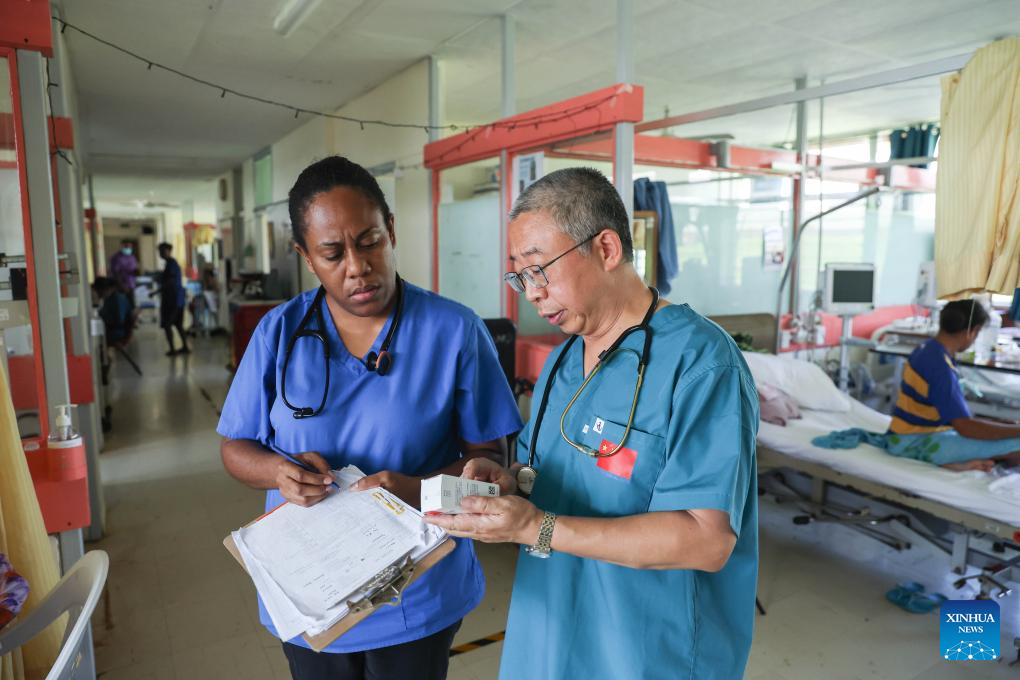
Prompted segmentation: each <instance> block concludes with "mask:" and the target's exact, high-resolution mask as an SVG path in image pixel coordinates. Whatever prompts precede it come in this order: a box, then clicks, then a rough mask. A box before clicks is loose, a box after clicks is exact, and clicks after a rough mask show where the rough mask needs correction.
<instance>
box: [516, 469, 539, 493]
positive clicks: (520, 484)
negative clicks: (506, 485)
mask: <svg viewBox="0 0 1020 680" xmlns="http://www.w3.org/2000/svg"><path fill="white" fill-rule="evenodd" d="M537 477H538V472H536V471H535V468H533V467H531V466H530V465H525V466H524V467H522V468H521V469H520V470H518V471H517V488H518V489H520V490H521V492H522V493H526V494H530V493H531V490H532V489H534V488H535V479H536V478H537Z"/></svg>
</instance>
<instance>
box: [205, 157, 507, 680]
mask: <svg viewBox="0 0 1020 680" xmlns="http://www.w3.org/2000/svg"><path fill="white" fill-rule="evenodd" d="M289 210H290V218H291V225H292V230H293V239H294V244H295V246H294V247H295V249H296V250H297V252H298V253H299V254H300V255H301V257H302V258H303V259H304V261H305V264H306V266H307V267H308V270H309V271H310V272H311V273H312V274H314V275H315V277H316V279H317V280H318V282H319V285H318V286H317V287H316V288H315V289H314V290H310V291H307V292H305V293H302V294H300V295H298V296H297V297H295V298H293V299H292V300H289V301H288V302H286V303H284V304H282V305H280V306H279V307H276V308H274V309H273V310H272V311H270V312H269V313H268V314H267V315H266V316H265V317H264V318H263V319H262V320H261V321H260V322H259V325H258V327H257V328H256V329H255V332H254V334H253V336H252V338H251V341H250V342H249V344H248V348H247V350H246V351H245V354H244V357H243V358H242V360H241V362H240V364H239V366H238V368H237V373H236V374H235V376H234V379H233V382H232V384H231V386H230V391H229V393H228V395H227V399H226V402H225V403H224V406H223V412H222V415H221V417H220V422H219V425H218V427H217V432H219V434H221V435H222V436H223V437H224V440H223V443H222V446H221V449H220V453H221V457H222V459H223V465H224V467H225V468H226V470H227V472H228V473H229V474H231V475H232V476H234V477H235V478H237V479H238V480H240V481H241V482H243V483H245V484H247V485H248V486H251V487H253V488H256V489H265V490H267V493H266V509H267V510H268V509H271V508H274V507H276V506H277V505H279V504H280V503H282V502H283V501H289V502H291V503H297V504H299V505H302V506H310V505H313V504H315V503H317V502H319V501H320V500H322V499H323V498H324V497H325V496H326V495H327V494H328V493H329V491H330V483H331V481H332V477H331V476H330V470H331V469H336V468H340V467H343V466H345V465H348V464H352V465H356V466H357V467H358V468H360V469H361V470H362V471H364V472H365V473H366V474H367V475H368V476H367V477H366V478H365V479H363V480H361V482H359V484H358V488H361V489H365V488H372V487H376V486H382V487H384V488H386V489H388V490H389V491H391V492H392V493H394V494H396V495H397V496H399V497H400V498H401V499H403V500H404V501H406V502H407V503H409V504H410V505H413V506H415V507H418V506H419V503H420V493H421V479H423V478H425V477H431V476H433V475H436V474H439V473H445V474H452V475H459V474H460V473H461V472H462V470H463V469H464V465H465V464H466V463H468V462H469V461H472V460H480V459H485V460H502V459H503V457H504V455H505V451H506V437H507V435H510V434H513V433H515V432H517V431H518V430H519V429H520V427H521V421H520V415H519V413H518V410H517V405H516V403H515V401H514V398H513V395H512V393H511V391H510V387H509V385H508V384H507V381H506V378H505V377H504V375H503V372H502V369H501V367H500V364H499V360H498V358H497V355H496V348H495V345H494V343H493V341H492V338H491V337H490V336H489V334H488V331H487V330H486V328H485V326H484V324H483V323H482V321H481V319H479V318H478V316H476V315H475V314H474V313H473V312H472V311H471V310H470V309H468V308H467V307H464V306H463V305H460V304H458V303H456V302H453V301H451V300H447V299H445V298H442V297H440V296H438V295H436V294H434V293H431V292H429V291H426V290H423V289H421V288H419V287H417V286H415V285H412V284H410V283H408V282H407V281H404V280H403V279H401V277H400V276H399V275H398V273H397V271H396V255H395V252H394V247H395V246H396V232H395V227H394V224H395V222H394V216H393V214H392V213H391V212H390V208H389V206H388V205H387V203H386V198H385V197H384V195H383V193H382V190H381V189H380V188H379V184H378V183H377V182H376V180H375V178H374V177H372V175H371V174H369V173H368V172H367V171H366V170H365V169H364V168H362V167H361V166H360V165H357V164H356V163H353V162H351V161H350V160H348V159H346V158H341V157H338V156H332V157H329V158H324V159H322V160H320V161H318V162H316V163H314V164H312V165H310V166H309V167H307V168H305V170H304V171H302V172H301V174H300V176H299V177H298V178H297V181H296V182H295V183H294V186H293V188H292V189H291V190H290V195H289ZM274 450H278V451H283V452H286V453H289V454H291V455H293V456H295V457H297V458H298V459H300V460H302V461H303V462H304V463H306V464H308V465H310V466H312V467H314V469H315V470H316V472H315V473H312V472H308V471H306V470H303V469H301V468H300V467H298V466H296V465H294V464H292V463H290V462H288V461H287V460H286V459H284V458H283V457H282V456H279V455H277V454H275V453H274V452H273V451H274ZM483 590H484V579H483V577H482V572H481V569H480V568H479V564H478V561H477V559H476V558H475V554H474V549H473V547H472V544H471V542H470V541H464V540H458V542H457V547H456V549H455V550H454V551H453V552H452V553H451V554H450V555H449V556H447V557H445V558H444V559H443V560H442V561H440V562H439V563H438V564H437V565H436V566H435V567H433V568H432V569H430V570H429V571H427V572H425V573H424V574H423V575H422V576H421V578H420V579H419V580H418V581H416V582H415V583H413V584H412V585H411V586H410V587H409V588H408V589H407V591H406V592H405V593H404V595H403V598H402V600H401V602H400V603H399V604H398V605H397V606H394V607H382V608H380V609H379V610H377V611H376V612H374V613H373V614H372V615H371V616H369V617H368V618H366V619H365V620H364V621H362V622H361V623H359V624H358V625H356V626H355V627H354V628H353V629H351V630H350V631H349V632H347V633H345V634H344V635H343V636H341V637H340V638H338V639H337V640H336V641H334V642H333V643H332V644H331V645H330V646H329V647H327V648H326V649H325V650H324V651H323V652H322V653H319V654H317V653H315V652H313V651H312V650H310V649H309V648H308V645H307V644H306V643H305V641H304V640H303V639H301V638H300V637H297V638H294V639H293V640H284V641H283V649H284V653H285V654H286V656H287V660H288V662H289V664H290V670H291V674H292V675H293V677H294V678H295V679H297V680H317V679H319V678H322V679H324V680H325V679H327V678H328V679H329V680H347V679H350V680H363V679H368V678H373V679H375V678H379V679H389V678H392V679H394V680H398V679H400V680H402V679H404V678H418V679H421V680H442V678H445V677H446V671H447V664H448V660H449V650H450V645H451V643H452V640H453V636H454V634H455V633H456V631H457V629H458V627H459V626H460V621H461V619H462V618H463V617H464V615H465V614H467V613H468V612H469V611H471V610H472V609H473V608H474V607H475V606H477V605H478V603H479V601H480V599H481V597H482V593H483ZM259 615H260V619H261V621H262V623H263V624H264V625H265V626H266V627H267V628H268V629H269V631H270V632H271V633H273V634H274V635H275V634H276V632H275V629H274V628H273V626H272V622H271V620H270V618H269V616H268V615H267V613H266V611H265V608H264V607H262V606H261V603H260V607H259Z"/></svg>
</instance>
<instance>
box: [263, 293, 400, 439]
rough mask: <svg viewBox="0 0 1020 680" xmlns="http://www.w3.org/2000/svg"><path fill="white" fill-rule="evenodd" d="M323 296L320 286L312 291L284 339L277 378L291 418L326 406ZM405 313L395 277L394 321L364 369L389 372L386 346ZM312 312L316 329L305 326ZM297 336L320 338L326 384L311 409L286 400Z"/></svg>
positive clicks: (306, 415)
mask: <svg viewBox="0 0 1020 680" xmlns="http://www.w3.org/2000/svg"><path fill="white" fill-rule="evenodd" d="M324 297H326V289H325V288H324V287H322V286H319V290H318V291H316V293H315V299H314V300H312V305H311V306H310V307H309V308H308V311H307V312H305V315H304V317H303V318H302V319H301V323H299V324H298V327H297V329H296V330H295V331H294V334H293V335H291V336H290V340H288V341H287V351H286V354H284V355H283V376H282V377H281V378H280V397H281V398H282V399H283V403H284V404H285V405H286V406H287V408H289V409H290V410H291V411H293V412H294V418H296V419H301V418H311V417H312V416H315V415H318V414H320V413H322V409H323V408H325V406H326V398H327V397H328V396H329V338H328V337H327V336H326V321H325V317H324V316H323V314H322V300H323V298H324ZM403 312H404V282H403V280H402V279H401V278H400V276H399V275H398V276H397V309H396V311H395V312H394V313H393V323H392V324H390V329H389V331H388V332H387V333H386V337H385V338H383V343H382V347H380V348H379V354H376V353H375V352H369V353H368V356H366V357H365V368H367V369H368V370H369V371H372V372H375V373H378V374H379V375H386V374H387V373H389V371H390V368H391V367H392V366H393V357H392V356H390V353H389V349H390V343H392V342H393V336H394V334H395V333H396V332H397V326H399V325H400V317H401V316H402V315H403ZM313 314H314V315H315V318H316V323H317V325H318V329H311V328H308V322H309V321H311V318H312V315H313ZM300 338H314V339H315V340H318V341H319V344H321V345H322V360H323V365H324V366H325V369H326V378H325V384H324V385H323V387H322V401H320V402H319V405H318V407H316V408H315V409H313V408H312V407H311V406H295V405H294V404H292V403H290V401H289V400H288V399H287V368H288V367H289V366H290V356H291V353H292V352H293V351H294V345H295V344H296V343H297V341H298V340H299V339H300Z"/></svg>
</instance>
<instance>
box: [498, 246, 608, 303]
mask: <svg viewBox="0 0 1020 680" xmlns="http://www.w3.org/2000/svg"><path fill="white" fill-rule="evenodd" d="M600 233H601V232H595V233H594V234H592V235H591V236H589V237H588V238H586V239H584V240H583V241H581V242H580V243H578V244H577V245H575V246H574V247H573V248H570V249H569V250H564V251H563V252H562V253H560V254H559V255H557V256H556V257H554V258H553V259H551V260H549V261H548V262H546V263H545V264H541V265H539V264H533V265H531V266H530V267H525V268H524V269H522V270H521V271H519V272H507V273H506V274H503V280H504V281H506V285H508V286H510V287H511V288H513V289H514V290H515V291H516V292H518V293H523V292H524V289H525V285H524V284H525V283H530V284H531V287H532V288H545V287H546V286H548V285H549V277H547V276H546V275H545V270H546V268H547V267H550V266H552V264H553V263H554V262H556V260H558V259H560V258H561V257H563V256H564V255H568V254H569V253H572V252H573V251H575V250H577V249H578V248H580V247H581V246H583V245H584V244H585V243H588V242H589V241H591V240H592V239H593V238H595V237H596V236H598V235H599V234H600Z"/></svg>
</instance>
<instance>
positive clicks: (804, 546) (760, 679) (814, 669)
mask: <svg viewBox="0 0 1020 680" xmlns="http://www.w3.org/2000/svg"><path fill="white" fill-rule="evenodd" d="M136 337H137V339H136V340H135V345H134V347H133V348H132V350H131V351H132V353H133V354H134V355H135V356H136V357H138V358H139V359H140V363H141V365H142V368H143V370H144V371H145V375H144V377H142V378H139V377H137V376H135V375H134V374H133V373H131V372H130V369H129V368H128V367H127V366H126V365H123V363H122V364H121V365H119V366H116V367H115V369H114V374H115V376H116V385H115V387H114V389H113V392H112V397H113V405H114V415H113V418H114V431H113V432H111V434H110V436H109V438H108V440H107V447H106V451H105V452H104V453H103V454H102V474H103V482H104V484H105V485H106V493H107V502H108V527H107V529H108V531H107V536H106V537H105V538H104V539H103V540H102V541H99V542H97V543H96V544H94V545H91V546H89V547H98V548H102V549H104V550H106V551H107V552H109V553H110V557H111V568H110V580H109V586H108V589H107V591H108V596H107V598H106V601H105V603H104V605H103V606H101V607H100V609H99V610H98V611H97V612H96V614H95V616H94V618H93V623H94V631H95V638H96V644H97V650H96V658H97V665H98V670H99V673H100V677H102V678H104V680H120V679H124V680H147V679H159V680H163V679H166V680H173V679H179V680H202V679H203V678H210V679H215V680H226V679H232V678H245V679H250V680H259V679H262V678H284V679H285V678H288V677H289V673H288V671H287V667H286V662H285V660H284V657H283V654H282V652H281V651H280V647H279V642H278V641H276V640H275V639H274V638H272V637H271V636H269V635H268V634H267V633H265V632H264V631H263V630H262V628H261V627H260V626H259V624H258V620H257V615H256V610H255V598H254V589H253V588H252V586H251V585H250V583H249V581H248V580H247V579H246V578H245V577H244V576H243V575H242V574H241V573H240V570H239V568H238V566H237V564H236V563H234V562H233V559H232V558H231V557H230V556H229V555H228V554H227V552H226V550H224V549H223V546H222V545H221V542H222V540H223V537H224V536H226V535H227V533H228V532H229V531H230V530H231V529H234V528H236V527H238V526H239V525H241V524H242V523H244V522H246V521H248V520H249V519H251V518H252V517H254V516H255V515H257V513H258V512H259V511H260V510H261V504H262V498H261V494H260V493H259V492H256V491H253V490H250V489H247V488H245V487H244V486H242V485H241V484H239V483H237V482H235V481H233V480H232V479H230V478H229V477H228V476H227V475H226V474H225V473H224V472H223V470H222V468H221V466H220V461H219V454H218V447H219V438H218V436H217V435H216V434H215V432H214V427H215V424H216V420H217V415H216V405H217V404H219V403H221V402H222V399H223V396H224V394H225V392H226V386H227V381H228V378H229V374H228V373H227V372H226V370H225V369H224V364H225V363H226V360H227V355H226V346H225V343H224V342H223V341H222V340H199V341H198V342H196V347H195V349H196V351H195V353H194V354H192V355H191V356H190V357H188V358H175V359H168V358H166V357H164V356H163V346H162V339H161V337H159V336H158V335H157V333H156V331H155V329H152V328H151V327H147V328H145V329H143V330H142V331H141V332H139V333H138V335H137V336H136ZM761 516H762V517H761V538H762V567H761V579H760V586H759V594H760V597H761V600H762V602H763V603H764V605H765V607H766V608H767V609H768V615H767V616H765V617H759V618H758V626H757V630H756V634H755V642H754V647H753V649H752V653H751V660H750V664H749V666H748V672H747V678H749V679H750V680H802V679H803V680H815V679H817V678H825V679H844V678H846V679H851V678H869V679H870V678H883V679H889V680H915V679H917V680H919V679H921V678H924V679H925V680H928V679H932V680H948V679H950V678H967V679H968V680H979V679H981V678H1009V677H1014V678H1020V667H1018V668H1017V669H1013V668H1009V667H1008V666H1007V664H1006V663H1004V662H979V663H971V664H966V665H964V662H946V661H942V660H941V659H940V658H939V657H938V650H937V647H938V619H937V617H936V616H935V615H934V614H932V615H926V616H916V615H912V614H907V613H905V612H902V611H900V610H898V609H896V608H894V607H892V606H890V605H888V604H887V603H886V602H885V600H884V599H883V596H882V594H883V593H884V592H885V590H887V589H888V588H889V587H890V586H891V585H893V584H894V583H896V582H898V581H903V580H907V579H910V580H918V581H921V582H923V583H924V584H925V585H927V586H928V587H929V589H933V590H939V591H941V592H943V593H945V594H947V595H950V596H952V595H953V594H954V593H955V591H953V590H952V587H951V580H952V579H950V578H948V575H947V574H946V573H945V571H944V568H943V567H944V565H945V562H946V560H945V558H944V557H943V556H941V555H938V554H934V553H932V552H929V551H928V550H925V549H922V548H915V549H914V550H911V551H907V552H905V553H902V554H896V553H893V552H892V551H890V550H888V549H887V548H885V547H884V546H881V545H879V544H878V543H875V542H873V541H870V540H868V539H865V538H862V537H860V536H858V535H857V534H854V533H852V532H850V531H848V530H846V529H842V528H840V527H833V526H831V525H810V526H807V527H795V526H793V525H792V523H791V522H790V515H789V514H788V511H787V510H786V509H784V508H779V507H776V506H774V505H771V504H763V505H762V511H761ZM515 554H516V553H515V551H514V550H513V549H511V548H509V547H507V546H479V555H480V556H481V559H482V562H483V565H484V568H485V573H486V578H487V580H488V592H487V594H486V598H485V600H484V601H483V603H482V605H481V606H480V607H479V608H478V609H477V610H476V611H475V612H473V613H472V614H471V615H470V616H469V617H468V618H467V619H466V620H465V622H464V625H463V626H462V628H461V630H460V633H459V634H458V636H457V640H456V641H455V642H456V643H461V642H465V641H470V640H474V639H477V638H480V637H482V636H485V635H489V634H492V633H496V632H499V631H501V630H503V626H504V623H505V620H506V607H507V601H508V598H509V588H510V583H511V579H512V574H513V567H514V559H515ZM1017 597H1020V595H1014V596H1012V597H1011V598H1007V599H1006V600H1004V601H1001V605H1002V614H1003V617H1002V618H1003V625H1002V627H1003V642H1004V645H1003V648H1004V649H1006V650H1008V651H1009V652H1010V653H1011V651H1012V640H1013V638H1014V636H1017V635H1020V605H1018V604H1017ZM501 648H502V645H501V644H499V643H496V644H492V645H489V646H486V647H483V648H481V649H478V650H475V651H471V652H468V653H466V654H462V655H459V656H456V657H454V658H453V659H452V660H451V664H450V680H488V679H489V678H495V677H496V676H497V673H498V666H499V656H500V652H501Z"/></svg>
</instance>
